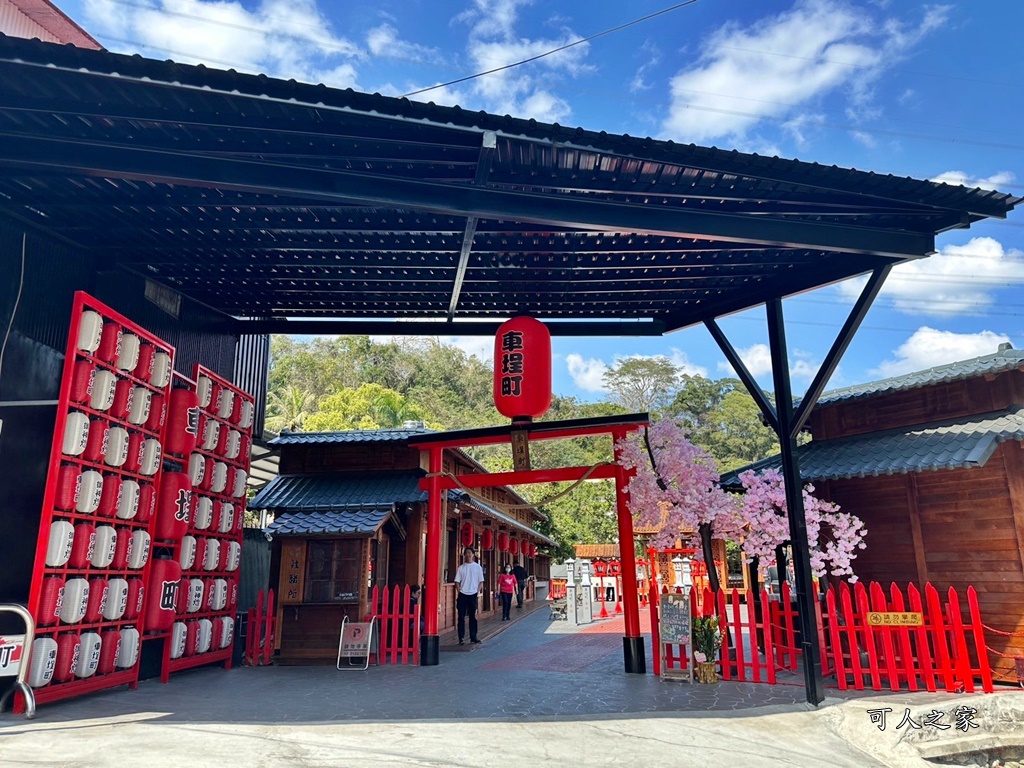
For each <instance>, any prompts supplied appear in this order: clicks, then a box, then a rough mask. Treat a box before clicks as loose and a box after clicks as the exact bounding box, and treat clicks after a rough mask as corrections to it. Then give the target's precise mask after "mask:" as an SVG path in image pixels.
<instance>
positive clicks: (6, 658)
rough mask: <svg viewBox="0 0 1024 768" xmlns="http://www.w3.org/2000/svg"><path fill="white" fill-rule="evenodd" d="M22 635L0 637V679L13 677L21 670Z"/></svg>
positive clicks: (23, 645)
mask: <svg viewBox="0 0 1024 768" xmlns="http://www.w3.org/2000/svg"><path fill="white" fill-rule="evenodd" d="M24 652H25V636H24V635H6V636H5V635H0V677H14V676H15V675H17V674H18V671H19V670H20V669H21V658H22V656H23V654H24Z"/></svg>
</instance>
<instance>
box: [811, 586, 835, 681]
mask: <svg viewBox="0 0 1024 768" xmlns="http://www.w3.org/2000/svg"><path fill="white" fill-rule="evenodd" d="M814 625H815V627H817V630H818V647H819V648H821V674H822V676H823V677H824V676H826V675H830V674H832V664H831V662H830V661H829V654H828V642H827V636H826V635H825V619H824V617H823V616H822V615H821V597H820V593H819V596H816V597H815V600H814Z"/></svg>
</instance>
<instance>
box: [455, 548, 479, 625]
mask: <svg viewBox="0 0 1024 768" xmlns="http://www.w3.org/2000/svg"><path fill="white" fill-rule="evenodd" d="M483 583H484V569H483V568H481V567H480V564H479V563H478V562H476V552H475V551H474V550H473V548H472V547H466V549H465V550H464V551H463V552H462V565H460V566H459V570H458V571H456V572H455V586H456V587H457V588H458V590H459V595H458V597H457V598H456V603H455V605H456V608H457V609H458V616H459V645H463V644H464V643H465V642H466V619H467V618H468V619H469V642H471V643H479V642H480V639H479V638H478V637H477V635H476V630H477V624H476V604H477V595H479V594H480V588H481V587H482V586H483Z"/></svg>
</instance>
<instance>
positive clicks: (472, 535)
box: [461, 523, 476, 547]
mask: <svg viewBox="0 0 1024 768" xmlns="http://www.w3.org/2000/svg"><path fill="white" fill-rule="evenodd" d="M461 539H462V546H464V547H472V546H473V543H474V542H475V541H476V531H475V530H474V529H473V524H472V523H463V524H462V532H461Z"/></svg>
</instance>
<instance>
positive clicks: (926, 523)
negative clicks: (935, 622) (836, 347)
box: [722, 344, 1024, 683]
mask: <svg viewBox="0 0 1024 768" xmlns="http://www.w3.org/2000/svg"><path fill="white" fill-rule="evenodd" d="M808 426H809V428H810V432H811V435H812V436H813V440H812V441H811V442H810V443H808V444H806V445H804V446H801V448H800V449H799V460H800V471H801V475H802V477H803V478H804V480H805V481H807V482H812V483H813V484H814V485H815V488H816V495H818V496H820V497H821V498H825V499H829V500H831V501H834V502H837V503H838V504H839V505H840V506H841V507H842V509H844V510H845V511H847V512H851V513H853V514H855V515H857V516H858V517H860V518H861V519H862V520H863V521H864V523H865V525H866V527H867V536H866V539H865V543H866V544H867V548H866V549H864V550H862V551H859V552H858V553H857V559H856V560H855V561H854V564H853V565H854V570H855V572H856V574H857V576H858V577H859V578H860V579H862V580H870V581H879V582H881V583H882V584H883V585H888V584H889V583H890V582H894V581H895V582H897V583H898V584H900V585H906V583H907V582H913V583H914V584H917V585H922V584H924V583H925V582H931V583H932V584H933V585H934V586H935V587H936V588H937V589H939V590H945V589H947V588H948V587H951V586H952V587H956V588H957V589H958V590H961V594H963V592H962V590H964V589H966V587H968V586H973V587H974V588H975V589H976V590H977V592H978V600H979V605H980V608H981V616H982V620H983V622H984V623H985V624H986V625H987V626H988V627H991V628H992V629H991V631H990V630H986V638H985V640H986V645H987V646H988V647H989V649H990V651H991V652H990V662H991V664H992V667H993V670H994V673H995V675H996V677H997V679H1001V680H1002V681H1004V682H1010V683H1016V682H1017V681H1018V676H1017V671H1016V669H1015V659H1017V658H1021V657H1024V442H1022V441H1024V351H1021V350H1015V349H1013V348H1012V347H1010V345H1008V344H1004V345H1002V346H1000V348H999V350H998V351H997V352H996V353H995V354H991V355H985V356H983V357H978V358H974V359H971V360H964V361H960V362H956V363H951V364H948V365H943V366H939V367H936V368H931V369H929V370H926V371H918V372H915V373H911V374H907V375H905V376H898V377H895V378H891V379H886V380H884V381H876V382H871V383H869V384H863V385H858V386H855V387H849V388H846V389H841V390H836V391H832V392H827V393H825V395H824V396H822V398H821V400H820V402H819V404H818V406H817V407H816V408H815V409H814V410H813V411H812V413H811V417H810V420H809V421H808ZM777 466H778V458H777V457H773V458H770V459H766V460H765V461H762V462H758V463H757V464H754V465H751V466H750V467H744V468H743V469H741V470H737V471H736V472H734V473H730V475H728V476H726V477H723V478H722V482H723V484H725V485H729V484H730V483H732V484H735V483H736V475H738V474H739V472H742V471H743V470H745V469H751V468H752V469H755V470H763V469H766V468H771V467H777ZM1003 633H1011V634H1003ZM1012 633H1017V634H1016V636H1015V635H1014V634H1012Z"/></svg>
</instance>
